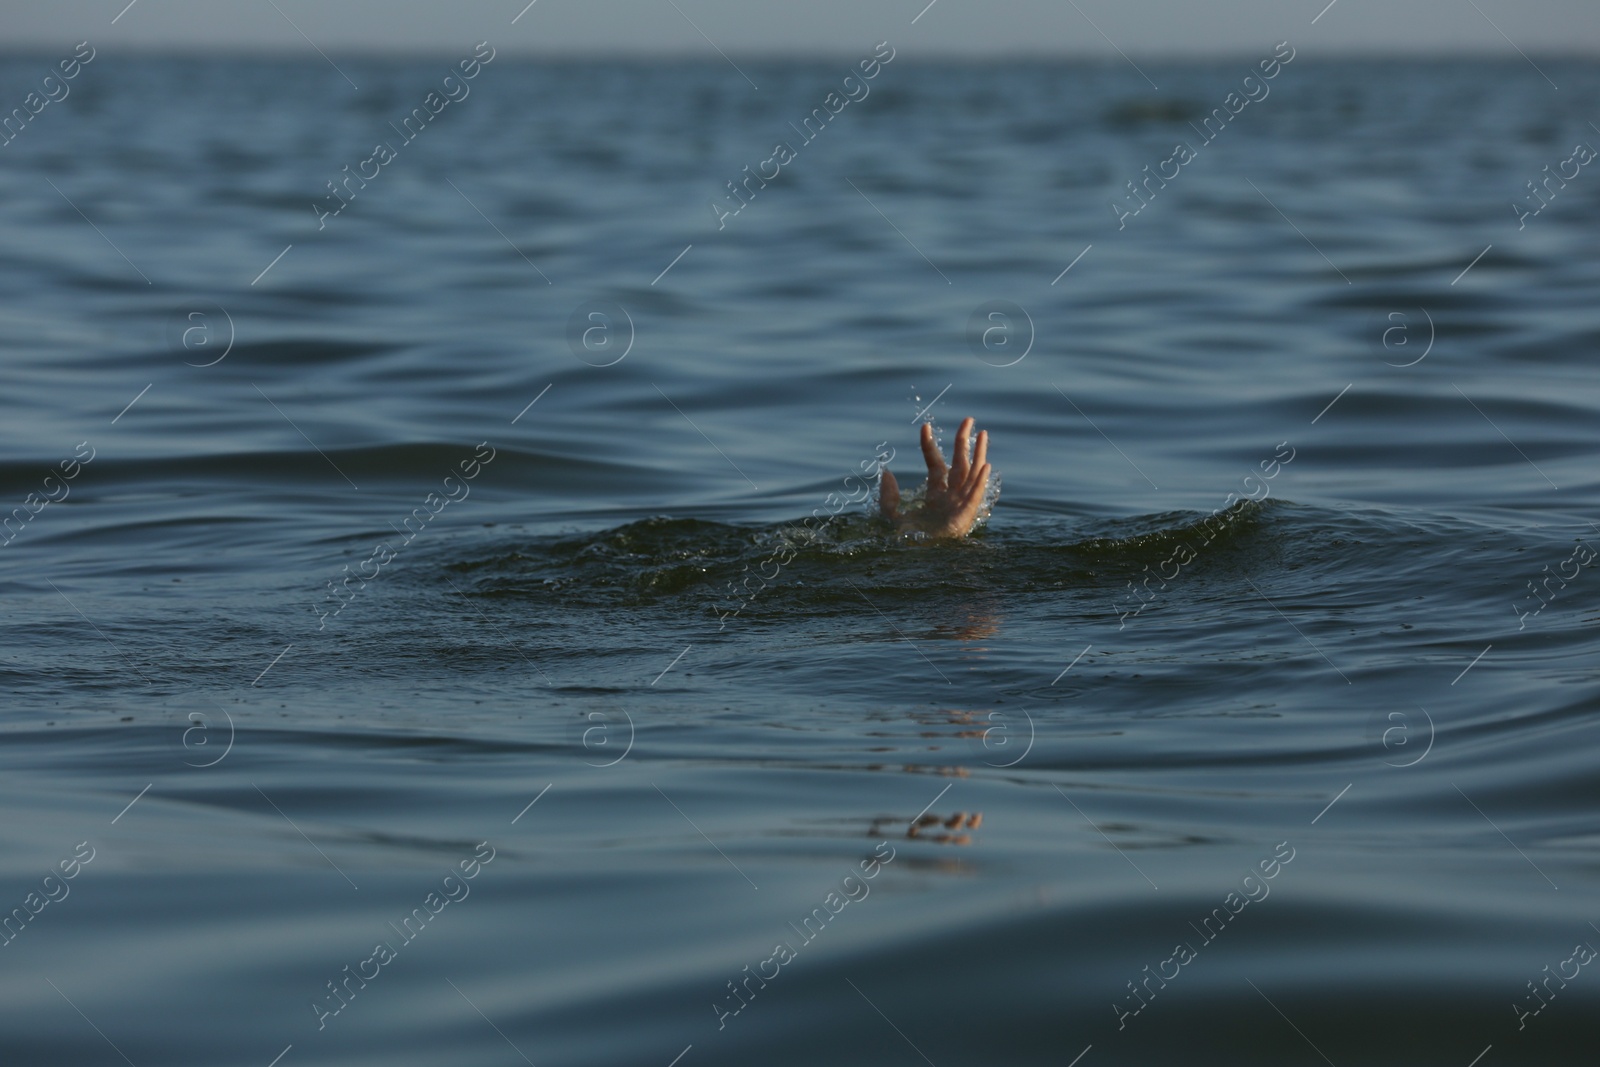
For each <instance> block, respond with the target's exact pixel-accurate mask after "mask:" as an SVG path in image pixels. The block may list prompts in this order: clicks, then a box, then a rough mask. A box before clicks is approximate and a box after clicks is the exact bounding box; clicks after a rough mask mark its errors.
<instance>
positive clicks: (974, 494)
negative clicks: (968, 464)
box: [956, 463, 989, 537]
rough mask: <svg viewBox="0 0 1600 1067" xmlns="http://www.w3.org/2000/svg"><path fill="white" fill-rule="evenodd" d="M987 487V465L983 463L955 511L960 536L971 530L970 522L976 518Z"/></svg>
mask: <svg viewBox="0 0 1600 1067" xmlns="http://www.w3.org/2000/svg"><path fill="white" fill-rule="evenodd" d="M988 488H989V465H988V464H987V463H985V464H984V465H983V466H981V467H979V468H978V471H977V475H976V476H975V477H974V478H973V479H972V486H971V488H970V489H968V490H967V494H966V496H965V497H963V498H962V501H961V510H960V511H959V512H958V513H957V516H956V520H957V522H958V523H959V525H960V526H961V527H962V531H961V532H962V536H963V537H964V536H966V535H967V534H969V533H971V532H972V524H973V523H974V522H976V521H977V519H978V509H979V508H981V507H982V506H983V494H984V493H985V492H986V491H987V490H988Z"/></svg>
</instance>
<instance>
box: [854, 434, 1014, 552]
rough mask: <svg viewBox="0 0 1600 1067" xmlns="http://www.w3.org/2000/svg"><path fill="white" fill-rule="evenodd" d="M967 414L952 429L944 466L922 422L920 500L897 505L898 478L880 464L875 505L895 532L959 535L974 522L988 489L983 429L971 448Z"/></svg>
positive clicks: (936, 447)
mask: <svg viewBox="0 0 1600 1067" xmlns="http://www.w3.org/2000/svg"><path fill="white" fill-rule="evenodd" d="M972 421H973V420H972V419H970V418H967V419H962V420H961V428H960V429H959V430H957V431H956V445H955V455H954V460H955V462H954V463H953V464H952V465H950V466H948V467H947V466H946V465H945V462H944V456H943V455H942V454H941V453H940V452H939V446H938V444H936V443H935V442H934V440H933V427H932V426H930V425H929V424H927V423H923V424H922V458H923V459H924V460H925V461H926V462H927V464H928V481H927V486H926V490H925V491H924V493H923V498H922V502H921V504H920V505H918V506H915V507H911V508H908V509H907V510H906V511H905V512H902V511H901V510H900V484H899V483H898V482H897V481H895V477H894V475H893V474H890V473H889V468H887V467H885V468H884V469H883V481H882V483H881V485H880V486H879V490H878V510H879V511H880V512H881V513H882V515H883V517H884V518H886V519H888V520H889V521H890V522H892V523H894V524H895V527H896V528H897V529H899V530H900V532H901V533H912V532H915V533H922V534H926V535H927V536H929V537H965V536H967V534H969V533H971V532H972V528H973V526H974V525H975V524H976V523H977V519H978V512H979V510H980V509H981V508H982V507H983V500H984V495H985V494H986V493H987V492H988V489H989V464H988V462H987V459H988V455H989V433H988V431H987V430H985V431H982V432H980V433H979V434H978V445H977V450H976V451H975V452H974V451H973V449H972Z"/></svg>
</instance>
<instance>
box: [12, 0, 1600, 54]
mask: <svg viewBox="0 0 1600 1067" xmlns="http://www.w3.org/2000/svg"><path fill="white" fill-rule="evenodd" d="M526 2H527V0H134V2H133V3H132V5H131V6H130V5H129V4H128V3H127V0H26V2H24V0H0V50H16V49H28V50H33V49H44V50H46V51H48V50H49V49H51V48H59V47H60V46H61V45H62V44H63V43H66V42H77V41H80V40H84V39H88V40H90V41H92V42H93V43H94V45H95V46H96V48H105V49H108V50H110V51H111V52H112V53H113V54H114V53H115V52H116V51H117V50H118V49H127V50H129V51H132V50H149V49H163V50H171V49H184V50H205V49H208V48H209V49H229V50H237V49H240V48H249V49H261V50H271V51H277V52H282V53H287V54H295V53H299V52H303V53H306V54H308V55H315V52H314V51H312V49H313V45H314V46H315V47H318V48H321V49H323V50H324V51H327V52H343V53H348V52H352V51H437V50H443V51H450V52H454V51H459V50H460V47H461V44H462V42H464V41H471V42H476V41H478V40H484V39H487V40H489V41H491V42H492V43H493V44H494V45H495V47H496V48H497V49H504V50H506V51H509V52H513V53H516V52H536V53H541V54H550V53H555V54H561V53H595V52H602V53H603V52H656V53H659V52H675V53H685V52H687V53H704V54H712V55H714V54H715V51H714V47H715V48H719V49H721V50H723V51H724V52H728V53H732V54H750V53H772V52H788V53H797V54H816V53H848V54H854V53H855V52H858V51H860V50H861V48H862V47H863V45H864V44H865V43H870V42H875V41H879V40H885V39H887V40H890V41H891V42H893V43H894V44H895V46H896V47H897V48H901V47H903V48H904V49H905V50H906V51H907V52H908V53H909V54H910V55H912V56H916V55H918V54H921V55H930V56H931V55H950V54H969V55H993V54H995V53H1005V52H1019V51H1020V52H1028V53H1056V54H1066V55H1079V56H1081V55H1113V56H1114V55H1115V54H1116V53H1115V50H1114V49H1118V48H1120V49H1121V50H1122V51H1124V52H1126V53H1128V54H1130V55H1151V54H1184V55H1203V54H1217V53H1227V54H1240V53H1250V54H1253V53H1254V52H1257V51H1260V50H1261V48H1262V46H1263V44H1270V43H1272V42H1276V41H1279V40H1284V39H1288V40H1290V41H1292V42H1293V43H1294V44H1295V46H1296V48H1297V49H1300V48H1304V49H1307V50H1309V51H1310V52H1311V53H1312V54H1322V53H1333V52H1339V53H1352V52H1355V53H1396V52H1400V53H1418V52H1422V53H1435V52H1463V51H1465V52H1477V53H1492V54H1502V55H1506V56H1511V57H1515V56H1516V55H1517V49H1519V48H1520V49H1521V50H1522V51H1524V52H1526V53H1530V54H1534V55H1537V54H1541V53H1542V54H1546V55H1548V54H1551V53H1552V52H1558V53H1571V52H1585V53H1589V54H1593V53H1594V52H1596V51H1600V4H1597V3H1596V0H1334V2H1333V4H1332V5H1331V7H1330V6H1329V5H1328V3H1327V0H934V3H933V4H932V6H931V7H930V6H928V4H927V0H780V2H766V3H761V2H753V0H535V3H533V4H532V5H531V6H529V7H527V8H526V9H524V5H525V4H526ZM1074 4H1075V5H1076V9H1075V7H1074ZM519 12H520V14H519ZM113 19H115V23H114V24H113ZM513 19H516V22H515V24H513V22H512V20H513ZM913 19H915V20H916V21H915V23H914V24H913ZM1313 19H1316V20H1317V21H1316V22H1315V24H1313V22H1312V20H1313ZM708 39H709V42H708ZM713 46H714V47H713Z"/></svg>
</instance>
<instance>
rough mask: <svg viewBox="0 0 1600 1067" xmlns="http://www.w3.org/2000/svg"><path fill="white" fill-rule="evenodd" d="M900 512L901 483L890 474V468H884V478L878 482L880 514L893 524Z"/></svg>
mask: <svg viewBox="0 0 1600 1067" xmlns="http://www.w3.org/2000/svg"><path fill="white" fill-rule="evenodd" d="M899 511H900V483H899V482H897V481H895V478H894V475H893V474H891V473H889V468H888V467H885V468H883V476H882V478H881V479H880V480H879V482H878V513H879V514H880V515H882V516H883V517H884V518H886V519H888V520H889V521H890V522H893V521H894V519H895V516H896V515H897V514H899Z"/></svg>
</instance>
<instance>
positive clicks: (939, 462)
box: [922, 422, 947, 489]
mask: <svg viewBox="0 0 1600 1067" xmlns="http://www.w3.org/2000/svg"><path fill="white" fill-rule="evenodd" d="M922 458H923V460H924V461H926V462H927V464H928V485H929V486H930V487H932V488H935V489H943V488H944V485H945V477H946V473H947V468H946V467H945V465H944V456H942V455H940V454H939V446H938V444H937V443H936V442H935V441H934V439H933V427H932V426H931V425H930V424H928V423H926V422H925V423H923V424H922Z"/></svg>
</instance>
